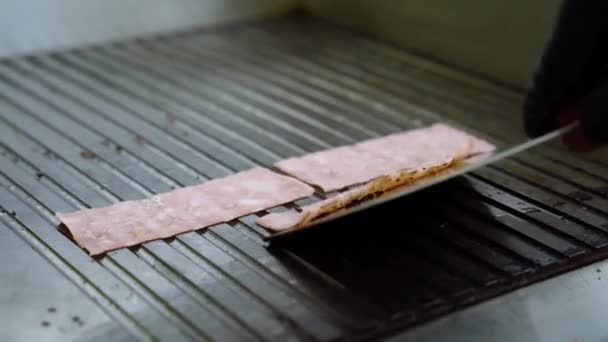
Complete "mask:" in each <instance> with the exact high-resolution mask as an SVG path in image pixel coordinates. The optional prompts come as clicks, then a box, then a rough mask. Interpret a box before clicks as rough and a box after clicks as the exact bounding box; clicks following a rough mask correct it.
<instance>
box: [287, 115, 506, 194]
mask: <svg viewBox="0 0 608 342" xmlns="http://www.w3.org/2000/svg"><path fill="white" fill-rule="evenodd" d="M468 139H472V140H473V146H474V147H473V149H472V150H471V151H470V152H469V155H473V154H479V153H486V152H491V151H493V150H494V146H492V145H491V144H489V143H488V142H485V141H483V140H480V139H477V138H474V137H472V136H470V135H469V134H467V133H464V132H462V131H459V130H457V129H455V128H452V127H449V126H446V125H444V124H435V125H432V126H430V127H427V128H421V129H415V130H410V131H406V132H402V133H397V134H392V135H389V136H386V137H382V138H378V139H372V140H368V141H364V142H362V143H359V144H356V145H351V146H343V147H338V148H334V149H329V150H325V151H320V152H315V153H311V154H307V155H304V156H300V157H295V158H289V159H285V160H281V161H279V162H277V163H276V164H275V167H277V168H278V169H280V170H281V171H283V172H285V173H287V174H289V175H292V176H294V177H296V178H298V179H300V180H302V181H304V182H306V183H308V184H312V185H316V186H319V187H320V188H321V189H323V191H325V192H329V191H334V190H339V189H343V188H345V187H348V186H351V185H355V184H360V183H365V182H368V181H370V180H372V179H374V178H376V177H380V176H382V175H386V174H389V173H392V172H396V171H399V170H406V169H415V168H417V167H419V166H420V165H422V164H423V163H426V162H427V161H428V160H445V159H447V158H449V157H450V156H452V155H454V154H455V153H457V152H458V149H459V148H460V146H462V144H463V142H465V141H466V140H468ZM467 157H468V156H467Z"/></svg>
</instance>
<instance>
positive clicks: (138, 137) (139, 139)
mask: <svg viewBox="0 0 608 342" xmlns="http://www.w3.org/2000/svg"><path fill="white" fill-rule="evenodd" d="M135 142H136V143H137V145H143V144H145V143H146V139H144V137H142V136H141V135H139V134H137V135H135Z"/></svg>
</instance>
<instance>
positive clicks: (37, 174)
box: [36, 172, 44, 179]
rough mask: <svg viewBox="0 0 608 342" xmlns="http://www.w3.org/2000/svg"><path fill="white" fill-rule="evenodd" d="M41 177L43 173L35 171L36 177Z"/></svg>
mask: <svg viewBox="0 0 608 342" xmlns="http://www.w3.org/2000/svg"><path fill="white" fill-rule="evenodd" d="M42 177H44V173H42V172H36V178H38V179H40V178H42Z"/></svg>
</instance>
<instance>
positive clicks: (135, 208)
mask: <svg viewBox="0 0 608 342" xmlns="http://www.w3.org/2000/svg"><path fill="white" fill-rule="evenodd" d="M313 192H314V190H313V189H312V188H311V187H310V186H308V185H306V184H304V183H302V182H300V181H298V180H296V179H293V178H291V177H286V176H282V175H279V174H276V173H274V172H271V171H270V170H267V169H264V168H254V169H251V170H247V171H243V172H239V173H236V174H234V175H230V176H227V177H224V178H218V179H213V180H210V181H207V182H205V183H203V184H200V185H196V186H190V187H186V188H182V189H178V190H174V191H171V192H167V193H163V194H159V195H156V196H153V197H151V198H149V199H144V200H140V201H126V202H121V203H117V204H114V205H111V206H108V207H104V208H98V209H85V210H80V211H77V212H73V213H69V214H61V213H58V214H57V215H56V216H57V218H58V219H59V220H60V221H61V222H63V223H64V224H65V226H66V227H67V228H68V230H69V231H70V232H71V234H72V236H73V238H74V240H76V242H77V243H78V245H80V246H81V247H84V248H85V249H87V250H88V251H89V253H90V254H91V255H96V254H101V253H104V252H106V251H109V250H113V249H117V248H121V247H126V246H133V245H137V244H140V243H142V242H145V241H150V240H156V239H161V238H167V237H171V236H174V235H177V234H180V233H184V232H188V231H191V230H196V229H199V228H204V227H208V226H211V225H214V224H217V223H222V222H227V221H230V220H233V219H235V218H238V217H241V216H244V215H247V214H251V213H255V212H257V211H260V210H264V209H268V208H271V207H275V206H278V205H280V204H284V203H288V202H292V201H295V200H297V199H300V198H302V197H307V196H310V195H312V193H313Z"/></svg>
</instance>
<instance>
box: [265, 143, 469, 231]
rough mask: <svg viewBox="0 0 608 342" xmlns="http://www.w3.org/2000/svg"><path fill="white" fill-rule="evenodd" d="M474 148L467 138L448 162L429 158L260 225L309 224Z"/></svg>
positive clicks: (278, 228) (438, 167)
mask: <svg viewBox="0 0 608 342" xmlns="http://www.w3.org/2000/svg"><path fill="white" fill-rule="evenodd" d="M473 147H474V143H473V140H472V139H471V138H467V139H465V141H464V142H463V143H462V144H461V146H460V147H459V149H458V150H457V151H456V153H454V155H452V156H450V157H448V158H447V159H430V160H427V161H425V162H423V163H421V164H420V165H419V166H418V167H417V168H414V169H406V170H401V171H396V172H393V173H390V174H388V175H384V176H381V177H378V178H376V179H374V180H372V181H370V182H368V183H366V184H364V185H361V186H358V187H356V188H354V189H351V190H348V191H345V192H343V193H340V194H338V195H336V196H333V197H329V198H327V199H325V200H322V201H319V202H317V203H313V204H311V205H308V206H305V207H302V208H301V209H302V210H301V211H300V212H297V211H287V212H282V213H273V214H269V215H266V216H264V217H262V218H260V219H258V221H257V224H259V225H260V226H262V227H264V228H266V229H269V230H272V231H281V230H286V229H290V228H296V227H301V226H304V225H307V224H309V223H311V222H313V221H315V220H317V219H319V218H321V217H323V216H326V215H329V214H332V213H335V212H336V211H339V210H341V209H344V208H348V207H349V206H352V205H354V204H357V203H359V202H361V201H365V200H368V199H371V198H373V197H376V196H378V195H381V194H382V193H384V192H386V191H388V190H391V189H394V188H396V187H399V186H403V185H406V184H408V183H412V182H414V181H416V180H417V179H420V178H422V177H426V176H429V175H432V174H435V173H438V172H440V171H443V170H445V169H448V168H450V167H451V166H453V165H454V164H456V163H458V162H459V161H462V160H463V159H465V158H466V157H467V156H469V155H470V154H471V151H472V150H473Z"/></svg>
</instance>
